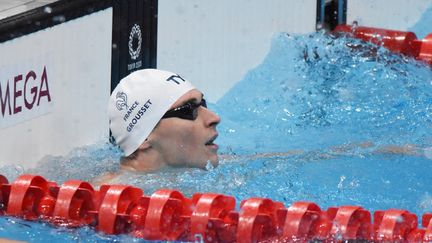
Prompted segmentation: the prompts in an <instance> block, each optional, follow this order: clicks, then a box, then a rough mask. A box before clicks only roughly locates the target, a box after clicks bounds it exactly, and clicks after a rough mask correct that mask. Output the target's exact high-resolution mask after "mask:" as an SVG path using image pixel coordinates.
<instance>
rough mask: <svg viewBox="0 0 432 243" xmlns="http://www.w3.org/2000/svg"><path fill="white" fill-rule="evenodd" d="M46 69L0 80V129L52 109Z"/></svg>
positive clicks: (44, 67) (29, 71)
mask: <svg viewBox="0 0 432 243" xmlns="http://www.w3.org/2000/svg"><path fill="white" fill-rule="evenodd" d="M51 103H52V97H51V93H50V85H49V78H48V71H47V67H46V66H45V65H44V66H43V67H42V68H41V69H39V70H28V71H27V72H24V73H17V74H15V75H13V76H11V77H4V76H3V77H1V80H0V114H1V116H0V128H2V127H6V126H9V125H14V124H17V123H20V122H22V121H24V120H28V119H31V118H34V117H36V116H39V115H42V114H44V113H47V112H48V111H50V110H51V108H52V104H51Z"/></svg>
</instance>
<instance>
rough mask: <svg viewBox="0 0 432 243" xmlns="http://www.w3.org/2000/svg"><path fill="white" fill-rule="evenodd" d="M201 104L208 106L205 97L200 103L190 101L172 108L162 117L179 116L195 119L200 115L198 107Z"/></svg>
mask: <svg viewBox="0 0 432 243" xmlns="http://www.w3.org/2000/svg"><path fill="white" fill-rule="evenodd" d="M200 106H204V107H206V108H207V103H206V101H205V99H201V102H200V103H198V104H196V103H194V102H192V101H191V102H188V103H186V104H184V105H182V106H179V107H177V108H174V109H171V110H169V111H167V112H166V113H165V115H163V117H162V118H161V119H164V118H170V117H177V118H181V119H186V120H195V119H196V118H197V116H198V108H199V107H200Z"/></svg>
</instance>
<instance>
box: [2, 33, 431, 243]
mask: <svg viewBox="0 0 432 243" xmlns="http://www.w3.org/2000/svg"><path fill="white" fill-rule="evenodd" d="M210 108H211V109H213V110H215V111H216V112H217V113H218V114H219V115H220V116H221V117H222V123H221V124H220V125H219V127H218V130H219V132H220V136H219V138H218V139H217V140H216V142H217V143H218V144H219V145H220V152H221V154H224V155H226V156H225V157H223V159H222V160H221V163H220V166H219V167H217V168H211V167H209V168H208V171H203V170H199V169H175V170H167V171H162V172H159V173H150V174H146V175H137V174H130V173H129V174H124V175H122V176H121V177H120V178H119V181H121V182H122V183H123V184H131V185H135V186H138V187H140V188H142V189H143V190H144V192H145V194H147V195H149V194H151V193H153V192H154V191H155V190H157V189H160V188H171V189H178V190H180V191H181V192H182V193H183V194H184V195H186V196H191V195H192V194H193V193H195V192H219V193H223V194H226V195H231V196H234V197H235V198H236V199H237V203H240V201H241V200H243V199H247V198H250V197H266V198H271V199H273V200H277V201H281V202H283V203H284V204H285V205H286V206H289V205H290V204H292V203H293V202H295V201H299V200H307V201H313V202H315V203H317V204H318V205H319V206H320V207H321V208H324V209H325V208H327V207H330V206H341V205H359V206H363V207H364V208H366V209H368V210H370V211H375V210H379V209H389V208H402V209H407V210H409V211H411V212H413V213H416V214H417V215H418V216H421V215H422V214H423V213H424V212H430V211H432V191H431V188H430V187H428V185H430V182H431V181H432V175H431V174H430V173H429V172H430V171H432V163H431V162H432V133H431V132H430V131H431V129H432V71H431V69H430V67H428V66H426V65H424V64H422V63H419V62H417V61H415V60H412V59H409V58H406V57H401V56H398V55H394V54H391V53H389V52H388V51H387V50H386V49H385V48H382V47H377V46H373V45H371V44H367V43H364V42H361V41H359V40H355V39H350V38H347V37H340V38H335V37H333V36H331V35H325V34H323V33H314V34H309V35H289V34H286V33H280V34H278V35H276V36H274V38H273V40H272V47H271V49H270V51H269V53H268V55H267V56H266V58H265V59H264V61H263V62H262V64H261V65H259V66H258V67H256V68H254V69H252V70H251V71H250V72H248V74H247V75H246V76H245V77H244V79H243V80H241V81H240V82H238V83H237V84H236V86H235V87H233V88H232V89H231V90H230V91H229V92H228V93H227V94H226V95H225V96H224V97H222V98H221V99H220V100H219V101H218V102H217V103H216V104H210ZM396 148H397V149H396ZM120 155H121V153H120V152H119V151H118V149H116V148H114V147H112V146H111V145H109V144H105V143H103V142H101V143H100V144H96V145H92V146H88V147H83V148H77V149H76V150H74V151H72V152H71V153H70V154H68V155H67V156H64V157H54V156H48V157H46V158H44V159H43V160H42V161H41V162H40V166H39V167H38V168H37V169H33V170H28V171H25V170H24V169H22V168H21V167H4V168H2V169H1V171H2V173H3V174H5V176H7V177H8V179H9V180H10V181H13V180H15V178H16V177H17V176H18V175H19V174H22V173H35V174H39V175H42V176H44V177H45V178H47V179H49V180H53V181H56V182H58V183H59V184H61V183H62V182H64V181H66V180H69V179H80V180H85V181H90V180H91V179H92V178H94V177H95V176H97V175H100V174H101V173H104V172H108V171H115V170H116V169H118V162H117V161H118V158H119V157H120ZM83 172H85V173H83ZM1 237H7V238H12V239H20V240H28V241H31V242H46V241H47V239H49V240H51V241H61V240H64V241H79V242H81V241H84V242H87V241H91V242H93V241H95V242H107V241H128V242H129V241H131V240H133V239H132V238H130V237H128V236H124V235H122V236H106V235H102V234H99V233H95V232H94V231H93V230H92V229H90V228H81V229H64V228H55V227H51V226H49V225H46V224H44V223H33V222H25V221H22V220H20V219H15V218H8V217H0V238H1ZM134 241H139V240H137V239H134Z"/></svg>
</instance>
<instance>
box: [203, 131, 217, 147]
mask: <svg viewBox="0 0 432 243" xmlns="http://www.w3.org/2000/svg"><path fill="white" fill-rule="evenodd" d="M217 137H218V135H217V134H216V135H215V136H214V137H212V138H211V139H210V140H209V141H207V143H205V145H213V144H214V143H213V142H214V140H216V138H217Z"/></svg>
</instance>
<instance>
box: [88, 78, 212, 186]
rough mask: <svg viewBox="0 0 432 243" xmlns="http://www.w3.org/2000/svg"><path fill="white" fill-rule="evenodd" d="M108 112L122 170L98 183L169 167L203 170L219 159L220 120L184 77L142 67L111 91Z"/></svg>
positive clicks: (105, 176) (110, 181)
mask: <svg viewBox="0 0 432 243" xmlns="http://www.w3.org/2000/svg"><path fill="white" fill-rule="evenodd" d="M108 115H109V119H110V130H111V132H112V137H113V138H114V140H115V143H116V144H117V145H118V146H119V147H120V149H121V150H122V151H123V152H124V157H122V158H121V161H120V171H119V172H116V173H109V174H106V175H103V176H102V177H100V178H97V179H96V180H95V181H93V183H94V184H96V185H98V184H99V185H100V184H101V183H104V184H105V183H107V184H110V183H116V180H115V179H116V178H117V177H118V176H119V175H120V174H122V173H124V172H126V171H129V172H141V173H146V172H155V171H159V170H162V169H167V168H176V167H193V168H201V169H205V168H206V165H207V163H211V165H212V166H213V167H216V166H217V165H218V163H219V157H218V154H217V151H218V145H217V144H215V143H214V141H215V140H216V138H217V136H218V132H217V130H216V126H217V125H218V124H219V122H220V118H219V116H218V115H216V114H215V113H214V112H212V111H211V110H209V109H207V104H206V101H205V99H204V96H203V94H202V93H201V92H200V91H199V90H197V89H196V88H195V87H194V86H193V85H192V84H191V83H190V82H189V81H187V80H186V79H185V78H183V77H182V76H180V75H178V74H175V73H171V72H167V71H162V70H157V69H144V70H139V71H136V72H134V73H131V74H130V75H128V76H127V77H125V78H123V79H122V80H121V81H120V83H119V84H118V85H117V87H116V88H115V89H114V91H113V92H112V94H111V97H110V100H109V105H108Z"/></svg>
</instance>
